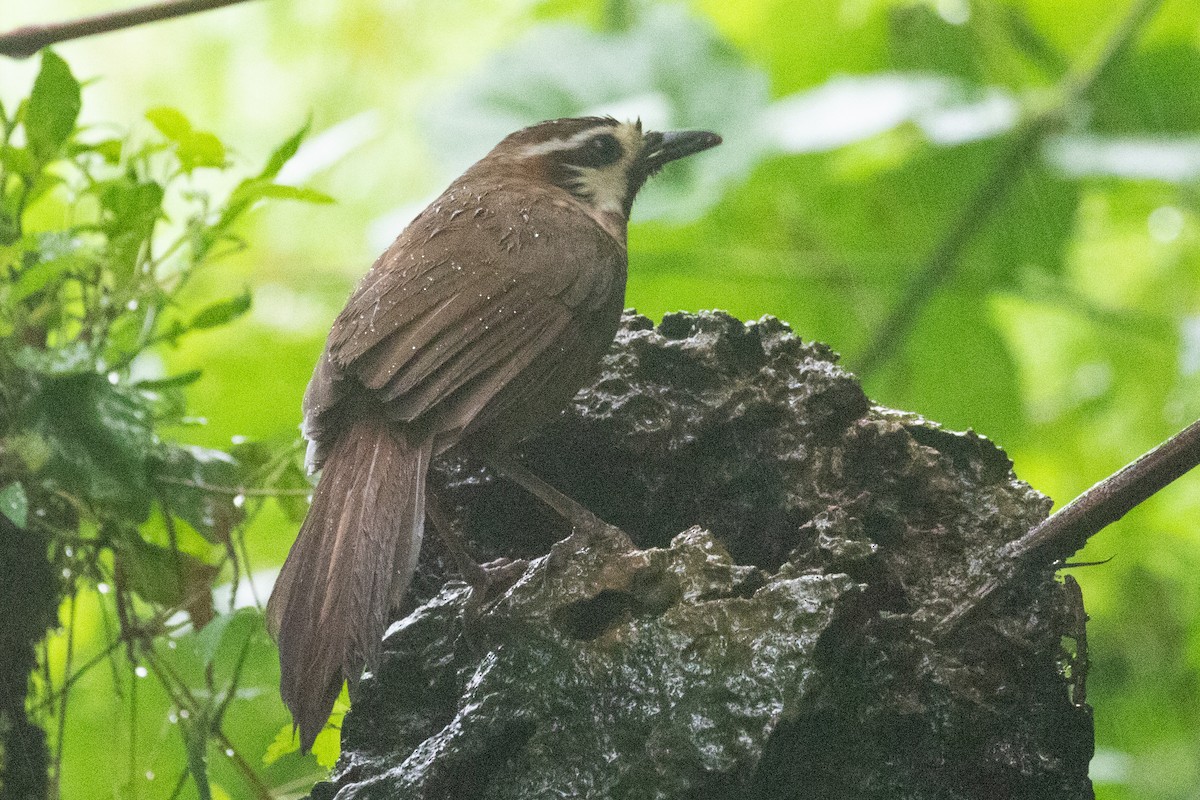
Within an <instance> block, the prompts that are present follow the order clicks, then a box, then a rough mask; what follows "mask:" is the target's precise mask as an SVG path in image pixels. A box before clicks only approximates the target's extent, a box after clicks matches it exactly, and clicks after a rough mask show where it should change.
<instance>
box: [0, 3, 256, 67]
mask: <svg viewBox="0 0 1200 800" xmlns="http://www.w3.org/2000/svg"><path fill="white" fill-rule="evenodd" d="M245 2H247V0H166V2H161V3H151V4H150V5H145V6H138V7H137V8H129V9H125V10H123V11H112V12H110V13H107V14H97V15H95V16H92V17H82V18H80V19H74V20H70V21H68V22H57V23H54V24H51V25H27V26H25V27H23V28H17V29H15V30H12V31H9V32H8V33H5V34H0V55H4V56H8V57H9V58H29V57H30V56H31V55H33V54H34V53H36V52H38V51H39V50H41V49H42V48H43V47H49V46H50V45H52V44H58V43H59V42H65V41H69V40H71V39H82V38H83V37H85V36H95V35H97V34H101V33H108V32H110V31H117V30H122V29H124V28H132V27H134V26H135V25H144V24H146V23H148V22H158V21H159V20H164V19H171V18H172V17H182V16H186V15H188V14H196V13H198V12H201V11H209V10H211V9H214V8H221V7H222V6H231V5H234V4H235V3H245Z"/></svg>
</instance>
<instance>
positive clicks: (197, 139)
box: [146, 106, 225, 173]
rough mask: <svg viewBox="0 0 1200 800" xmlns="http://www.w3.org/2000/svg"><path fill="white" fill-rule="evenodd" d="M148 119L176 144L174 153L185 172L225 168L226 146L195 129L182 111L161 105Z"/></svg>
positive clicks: (147, 116) (204, 132)
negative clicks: (203, 168) (207, 168)
mask: <svg viewBox="0 0 1200 800" xmlns="http://www.w3.org/2000/svg"><path fill="white" fill-rule="evenodd" d="M146 119H148V120H150V122H151V123H152V124H153V125H154V127H155V128H157V129H158V131H159V133H161V134H162V135H163V136H165V137H167V138H168V139H170V140H171V141H172V142H174V144H175V153H176V155H177V156H178V157H179V164H180V166H181V167H182V168H183V171H184V172H188V173H190V172H191V171H192V170H193V169H195V168H196V167H223V166H225V145H224V144H223V143H222V142H221V140H220V139H218V138H217V137H216V136H215V135H214V134H211V133H209V132H207V131H198V130H196V129H195V128H193V127H192V123H191V122H189V121H188V119H187V117H185V116H184V115H183V112H181V111H179V110H178V109H175V108H168V107H166V106H160V107H158V108H152V109H150V110H149V111H147V112H146Z"/></svg>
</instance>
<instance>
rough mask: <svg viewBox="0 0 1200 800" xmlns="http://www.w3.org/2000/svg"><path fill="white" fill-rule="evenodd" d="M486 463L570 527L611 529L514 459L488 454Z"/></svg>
mask: <svg viewBox="0 0 1200 800" xmlns="http://www.w3.org/2000/svg"><path fill="white" fill-rule="evenodd" d="M486 461H487V464H488V466H490V467H491V468H492V469H494V470H495V471H496V472H497V473H499V474H500V476H501V477H503V478H507V479H508V480H510V481H512V482H513V483H515V484H517V485H518V486H520V487H521V488H522V489H524V490H525V491H527V492H529V493H530V494H531V495H533V496H534V497H536V498H537V499H539V500H541V501H542V502H543V503H545V504H546V505H548V506H550V508H552V509H554V510H555V511H557V512H558V513H559V515H560V516H562V518H563V519H565V520H566V521H567V522H569V523H571V526H572V527H579V526H581V525H583V526H588V527H606V528H607V527H611V526H610V525H609V524H608V523H607V522H605V521H604V520H602V519H600V518H599V517H598V516H596V515H595V514H593V513H592V512H591V511H589V510H588V509H587V508H585V507H584V506H583V505H581V504H580V503H579V502H578V501H576V500H572V499H571V498H570V497H567V496H566V495H565V494H563V493H562V492H560V491H559V490H558V489H555V488H554V487H553V486H551V485H550V484H548V483H546V482H545V481H544V480H542V479H541V478H539V477H538V476H537V475H534V474H533V473H532V472H530V471H529V469H528V468H527V467H526V466H525V465H524V464H522V463H520V462H519V461H517V460H516V459H515V458H512V457H511V456H507V455H501V454H489V455H488V456H487V458H486Z"/></svg>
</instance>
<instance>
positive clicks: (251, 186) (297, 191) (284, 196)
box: [229, 178, 334, 213]
mask: <svg viewBox="0 0 1200 800" xmlns="http://www.w3.org/2000/svg"><path fill="white" fill-rule="evenodd" d="M267 199H271V200H299V201H301V202H305V203H332V202H334V200H333V198H332V197H330V196H329V195H327V194H324V193H322V192H318V191H316V190H315V189H306V188H303V187H299V186H285V185H284V184H281V183H271V182H270V181H265V180H261V179H259V178H251V179H249V180H245V181H242V182H241V183H240V184H238V187H237V188H236V189H234V190H233V193H232V194H231V195H230V196H229V209H230V211H232V212H234V213H241V211H243V210H244V209H245V208H247V207H248V206H250V205H251V204H253V203H256V202H258V201H259V200H267Z"/></svg>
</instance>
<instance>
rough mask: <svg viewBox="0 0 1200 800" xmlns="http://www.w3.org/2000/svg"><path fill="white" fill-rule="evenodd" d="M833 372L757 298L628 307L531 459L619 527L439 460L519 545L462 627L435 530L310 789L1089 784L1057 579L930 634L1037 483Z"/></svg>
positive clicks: (387, 792) (487, 536)
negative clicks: (338, 743)
mask: <svg viewBox="0 0 1200 800" xmlns="http://www.w3.org/2000/svg"><path fill="white" fill-rule="evenodd" d="M835 362H836V357H835V356H834V355H833V353H832V352H831V351H830V350H829V349H828V348H826V347H824V346H823V345H820V344H812V343H805V342H802V341H801V340H800V339H799V338H798V337H796V336H794V335H793V334H792V333H791V332H790V331H789V330H788V328H787V327H786V326H785V325H784V324H782V323H780V322H778V321H777V320H774V319H770V318H764V319H763V320H761V321H759V322H755V323H747V324H743V323H741V322H739V321H738V320H735V319H733V318H732V317H729V316H728V315H725V314H722V313H719V312H703V313H700V314H695V315H692V314H675V315H668V316H667V317H666V318H665V319H664V320H663V322H662V323H661V324H660V325H658V326H657V327H655V326H653V325H652V324H651V323H650V321H649V320H647V319H645V318H644V317H640V316H637V315H633V314H628V315H627V316H626V318H625V320H624V325H623V327H622V330H621V333H620V334H619V336H618V340H617V343H616V345H615V346H614V348H613V350H612V351H611V352H610V354H609V356H608V357H607V359H606V361H605V364H604V369H603V372H602V374H601V375H600V376H599V377H598V378H597V379H596V381H595V382H594V384H593V385H592V386H591V387H589V388H588V389H585V390H584V391H583V392H581V393H580V394H579V395H578V396H577V397H576V399H575V401H574V403H573V405H572V407H571V408H570V409H568V411H567V413H566V414H564V415H563V417H562V418H561V419H560V420H559V421H558V422H556V423H555V424H554V425H552V426H549V427H548V428H547V429H546V430H545V431H544V432H543V433H542V434H541V435H540V436H539V437H538V438H536V439H535V440H532V441H530V442H528V443H527V444H526V445H525V447H524V448H523V452H522V453H521V457H522V460H523V461H524V463H526V464H527V465H529V466H530V467H531V468H533V470H534V471H535V472H537V473H538V474H540V475H542V476H543V477H544V478H545V479H546V480H548V481H549V482H551V483H553V484H554V485H555V486H557V487H558V488H559V489H561V490H562V491H564V492H565V493H567V494H569V495H570V496H572V497H574V498H575V499H577V500H579V501H580V502H582V503H583V504H584V505H586V506H587V507H588V508H590V509H591V510H592V511H594V512H595V513H596V514H597V515H599V517H601V518H602V519H604V520H606V521H607V522H609V523H612V525H613V526H616V527H615V528H614V527H610V526H607V525H604V524H601V523H598V522H597V523H595V524H583V525H579V526H577V527H576V529H575V530H574V531H572V530H571V529H570V526H569V525H567V523H565V522H564V521H562V520H560V519H558V518H557V517H556V516H555V515H554V514H553V513H552V512H549V511H547V510H546V509H545V508H544V507H542V506H541V505H540V504H539V503H538V502H537V501H535V500H533V499H532V498H530V497H528V496H527V495H526V494H525V493H524V492H523V491H522V490H520V489H519V488H517V487H515V486H512V485H510V484H508V483H507V482H505V481H502V480H498V479H494V478H493V477H491V476H490V475H489V474H488V473H487V472H486V470H484V469H483V468H482V467H480V466H478V464H476V463H474V462H472V461H470V460H469V459H460V460H450V461H447V462H446V463H444V464H442V465H440V466H439V467H438V469H437V470H436V474H435V475H434V476H433V478H432V481H433V485H434V486H435V487H437V490H438V493H439V495H440V496H441V498H442V502H443V504H444V505H446V506H447V508H448V510H450V511H451V512H452V513H453V515H454V516H455V518H456V520H457V522H458V524H459V526H460V527H461V528H462V529H463V530H464V531H466V532H467V534H468V536H469V537H470V538H471V539H472V541H473V544H474V547H475V550H476V553H477V554H478V555H479V556H480V557H481V559H482V560H487V559H488V558H492V557H495V556H506V557H513V558H527V559H530V561H529V564H528V566H527V567H526V568H525V569H524V570H523V571H520V570H518V571H517V574H518V576H519V577H517V579H516V582H515V583H513V584H512V585H511V586H510V587H507V589H505V590H503V591H501V592H499V593H498V594H497V596H495V597H494V598H493V599H492V602H491V603H490V604H489V605H488V606H487V607H485V609H484V610H483V611H482V613H480V614H479V615H478V616H477V618H476V617H471V618H470V619H469V620H468V621H466V622H464V617H463V610H464V606H465V605H466V602H467V596H468V591H467V589H466V588H465V587H464V586H463V584H462V583H460V582H458V581H454V580H451V581H450V582H447V581H446V577H447V574H448V569H447V567H446V563H448V560H447V559H446V558H445V554H444V552H443V551H442V549H441V547H440V542H439V541H438V540H437V537H436V536H434V535H432V534H427V537H426V548H425V553H424V554H423V557H422V558H423V561H422V568H421V570H420V572H419V574H418V579H417V580H416V581H415V582H414V590H413V592H412V593H411V594H412V595H413V597H411V598H410V600H409V606H408V607H407V608H406V609H404V610H402V611H401V614H402V615H403V619H400V620H399V621H398V622H397V623H396V624H394V625H393V627H392V629H391V630H390V631H389V633H388V636H387V638H386V640H385V645H384V646H385V655H384V660H383V663H382V665H381V667H380V669H379V672H378V674H377V675H375V676H370V677H368V678H367V679H365V680H364V681H363V682H362V683H361V684H360V686H359V687H358V690H357V692H356V693H355V694H354V695H353V708H352V710H351V712H350V713H349V714H348V715H347V717H346V719H345V722H344V725H343V734H342V748H343V756H342V759H341V761H340V762H339V764H338V766H337V768H336V769H335V770H334V773H333V775H332V776H331V779H330V782H329V783H324V784H319V785H318V786H317V787H314V790H313V793H312V796H313V797H314V798H328V797H333V796H335V795H336V797H338V798H340V800H349V799H350V798H357V799H358V800H364V799H365V798H394V797H396V798H430V799H431V800H432V799H433V798H498V799H499V798H559V797H572V798H576V797H577V798H738V800H743V799H744V798H762V799H763V800H766V799H768V798H771V799H773V798H781V799H782V798H810V797H811V798H834V799H836V798H914V799H915V798H922V800H930V799H937V798H948V799H949V798H1090V797H1092V790H1091V785H1090V783H1089V781H1088V779H1087V765H1088V761H1089V760H1090V757H1091V751H1092V723H1091V712H1090V709H1089V708H1087V707H1086V706H1077V705H1075V704H1073V703H1072V702H1071V697H1070V691H1069V688H1068V681H1067V680H1066V679H1064V677H1063V674H1062V673H1063V671H1064V669H1065V666H1066V665H1067V664H1068V663H1069V662H1068V659H1067V657H1066V655H1065V654H1064V653H1063V651H1062V637H1063V636H1065V635H1069V634H1070V630H1071V625H1072V619H1074V617H1073V616H1072V614H1073V610H1072V609H1071V608H1069V607H1068V603H1067V600H1066V595H1065V594H1064V593H1063V592H1062V591H1061V590H1060V586H1059V585H1058V584H1056V583H1055V581H1054V579H1053V572H1052V571H1051V569H1050V568H1049V567H1047V569H1046V570H1045V571H1044V572H1042V573H1040V574H1032V575H1029V576H1027V577H1026V578H1025V579H1024V580H1022V581H1021V582H1020V583H1019V584H1018V585H1016V586H1014V587H1013V588H1012V589H1011V591H1009V592H1008V594H1007V595H1005V596H1004V597H1002V598H1001V599H1000V601H999V602H995V603H993V604H991V605H990V606H989V607H988V609H987V610H986V612H985V613H983V614H980V615H978V616H977V617H975V618H973V619H972V621H971V622H970V623H969V624H967V625H965V626H963V627H962V628H961V629H959V630H958V631H957V632H956V633H955V634H954V635H953V636H951V637H948V638H945V639H943V640H940V641H934V640H933V637H932V629H933V627H934V625H936V624H937V623H938V622H939V621H940V620H942V619H943V618H944V617H945V616H946V615H947V614H948V613H949V612H950V611H951V609H953V608H954V606H955V604H956V603H957V602H960V601H961V599H962V597H964V596H965V595H966V594H967V593H968V592H969V591H970V590H971V589H973V588H974V587H976V586H978V585H979V583H981V582H982V581H983V580H984V579H985V578H986V576H988V575H989V574H991V571H992V570H994V568H995V567H996V561H995V557H994V553H995V550H996V549H997V548H998V547H999V546H1000V545H1002V544H1003V543H1005V542H1008V541H1010V540H1012V539H1015V538H1017V537H1018V536H1020V535H1021V534H1023V533H1025V532H1026V531H1027V530H1028V529H1029V527H1031V526H1032V525H1033V524H1035V523H1036V522H1038V521H1040V520H1041V519H1043V518H1044V517H1045V515H1046V513H1047V512H1048V509H1049V505H1050V503H1049V501H1048V500H1047V499H1046V498H1045V497H1043V496H1042V495H1040V494H1038V493H1037V492H1035V491H1034V490H1032V489H1030V488H1029V487H1028V486H1027V485H1026V484H1024V483H1022V482H1020V481H1019V480H1017V479H1016V478H1015V476H1014V475H1013V474H1012V471H1011V463H1010V462H1009V460H1008V458H1007V457H1006V456H1005V455H1004V453H1003V451H1001V450H1000V449H999V448H997V447H996V446H995V445H993V444H992V443H991V442H989V441H988V440H986V439H984V438H982V437H979V436H977V435H975V434H973V433H953V432H949V431H946V430H943V429H942V428H940V427H939V426H937V425H936V424H934V423H931V422H928V421H926V420H923V419H922V418H920V417H918V416H915V415H912V414H904V413H901V412H896V411H892V410H888V409H884V408H881V407H877V406H873V405H872V404H871V402H870V401H869V400H868V399H867V398H866V397H865V396H864V394H863V393H862V390H861V388H860V387H859V385H858V382H857V380H856V379H855V378H854V377H853V376H852V375H850V374H849V373H847V372H845V371H843V370H842V369H841V368H839V367H838V366H837V364H836V363H835ZM618 528H619V530H618ZM418 605H419V607H416V608H415V610H413V608H414V607H415V606H418ZM410 612H411V613H410Z"/></svg>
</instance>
